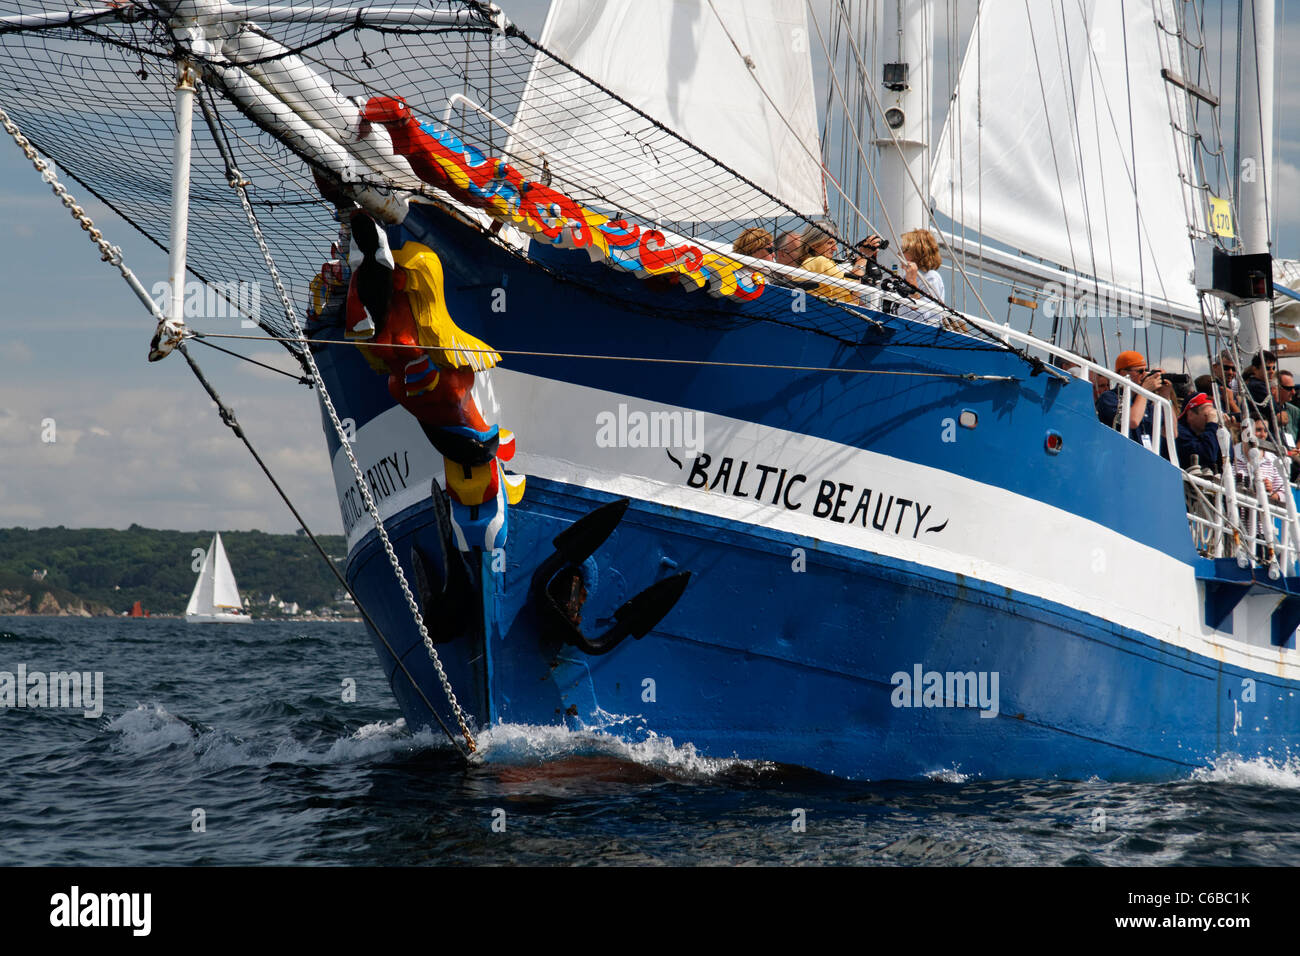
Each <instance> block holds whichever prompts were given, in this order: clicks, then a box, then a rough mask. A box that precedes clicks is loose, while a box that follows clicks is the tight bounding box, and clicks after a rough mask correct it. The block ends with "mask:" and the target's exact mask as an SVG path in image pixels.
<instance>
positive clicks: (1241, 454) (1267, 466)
mask: <svg viewBox="0 0 1300 956" xmlns="http://www.w3.org/2000/svg"><path fill="white" fill-rule="evenodd" d="M1272 443H1273V442H1272V437H1271V436H1270V435H1269V430H1268V422H1266V421H1264V420H1263V419H1262V418H1257V419H1255V434H1254V438H1253V439H1251V438H1249V437H1246V436H1243V440H1242V442H1241V443H1240V444H1239V445H1237V447H1236V449H1235V455H1234V457H1235V459H1236V463H1235V465H1234V466H1233V470H1234V472H1235V473H1236V475H1237V478H1238V479H1239V481H1240V482H1241V483H1242V484H1243V485H1245V484H1246V483H1247V482H1248V480H1249V476H1250V471H1249V466H1248V465H1247V462H1248V461H1249V459H1250V446H1251V445H1256V446H1258V447H1259V476H1260V478H1261V479H1262V480H1263V482H1264V489H1265V491H1266V493H1267V494H1268V498H1269V500H1270V501H1272V502H1273V503H1274V504H1279V505H1280V504H1283V503H1284V502H1285V501H1286V499H1285V498H1284V497H1283V495H1284V494H1286V479H1285V478H1284V477H1283V476H1282V474H1283V468H1284V467H1285V466H1284V465H1283V464H1282V463H1281V462H1280V461H1279V460H1278V457H1277V455H1275V454H1273V452H1272V451H1271V450H1270V446H1271V445H1272ZM1250 490H1251V491H1253V490H1254V489H1253V488H1252V489H1250Z"/></svg>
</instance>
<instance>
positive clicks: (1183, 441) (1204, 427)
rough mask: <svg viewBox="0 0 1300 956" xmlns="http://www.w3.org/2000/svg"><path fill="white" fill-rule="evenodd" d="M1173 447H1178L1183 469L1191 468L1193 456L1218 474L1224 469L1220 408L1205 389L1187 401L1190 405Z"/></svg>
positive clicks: (1184, 411) (1179, 461) (1179, 425)
mask: <svg viewBox="0 0 1300 956" xmlns="http://www.w3.org/2000/svg"><path fill="white" fill-rule="evenodd" d="M1174 447H1175V448H1177V449H1178V464H1180V465H1182V467H1184V468H1191V467H1192V464H1193V462H1192V457H1193V456H1195V458H1196V464H1198V465H1200V467H1202V468H1209V469H1210V470H1211V471H1213V472H1214V473H1215V474H1216V475H1218V474H1219V473H1220V472H1221V471H1222V470H1223V449H1222V448H1221V447H1220V446H1219V411H1218V409H1216V408H1215V407H1214V402H1212V401H1210V397H1209V396H1208V395H1206V394H1205V393H1204V392H1198V393H1197V394H1195V395H1193V396H1192V397H1191V398H1189V399H1188V400H1187V407H1186V408H1184V409H1183V415H1182V418H1181V419H1179V422H1178V437H1177V438H1176V439H1175V440H1174Z"/></svg>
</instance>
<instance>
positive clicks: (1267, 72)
mask: <svg viewBox="0 0 1300 956" xmlns="http://www.w3.org/2000/svg"><path fill="white" fill-rule="evenodd" d="M1240 11H1241V13H1240V16H1241V24H1240V31H1241V44H1242V60H1241V78H1240V83H1241V99H1240V101H1239V102H1238V103H1237V128H1238V129H1239V130H1240V139H1239V140H1238V145H1237V148H1238V155H1239V157H1240V159H1239V161H1238V164H1237V202H1238V218H1239V219H1240V220H1241V222H1240V233H1241V244H1242V249H1241V251H1242V252H1244V253H1247V254H1249V253H1264V252H1270V251H1271V249H1270V243H1269V215H1270V213H1271V212H1272V203H1271V200H1272V196H1271V192H1272V187H1273V170H1272V167H1271V161H1272V157H1273V26H1274V23H1275V22H1276V21H1275V20H1274V15H1273V11H1274V6H1273V0H1242V2H1241V7H1240ZM1272 309H1273V304H1272V303H1271V302H1269V301H1268V300H1263V301H1259V302H1253V303H1251V304H1249V305H1244V306H1242V307H1241V311H1240V313H1239V315H1240V318H1241V331H1240V332H1239V340H1240V343H1241V348H1242V352H1243V353H1244V354H1243V358H1244V357H1245V356H1246V355H1250V354H1253V353H1254V352H1256V351H1258V350H1259V349H1260V348H1261V347H1263V346H1264V345H1265V344H1267V343H1268V341H1269V339H1270V335H1269V331H1270V324H1271V316H1272Z"/></svg>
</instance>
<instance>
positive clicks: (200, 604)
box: [185, 539, 216, 617]
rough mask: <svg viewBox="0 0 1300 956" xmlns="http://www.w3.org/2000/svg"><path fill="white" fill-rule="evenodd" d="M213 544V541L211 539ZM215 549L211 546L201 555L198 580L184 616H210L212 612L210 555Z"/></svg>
mask: <svg viewBox="0 0 1300 956" xmlns="http://www.w3.org/2000/svg"><path fill="white" fill-rule="evenodd" d="M213 540H214V542H215V539H213ZM215 550H216V549H215V548H213V547H212V546H211V545H209V547H208V551H207V553H206V554H205V555H203V566H202V567H201V568H199V579H198V580H197V581H195V582H194V590H193V591H192V592H190V603H189V604H187V605H186V606H185V616H186V617H190V616H191V615H194V614H210V613H211V612H212V580H213V577H212V555H213V552H214V551H215Z"/></svg>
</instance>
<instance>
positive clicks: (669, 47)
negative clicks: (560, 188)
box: [507, 0, 825, 222]
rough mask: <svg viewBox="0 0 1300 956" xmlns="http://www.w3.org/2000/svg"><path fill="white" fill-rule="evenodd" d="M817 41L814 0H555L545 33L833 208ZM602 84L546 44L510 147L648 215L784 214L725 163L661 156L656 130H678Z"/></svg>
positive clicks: (658, 112) (677, 119) (749, 170)
mask: <svg viewBox="0 0 1300 956" xmlns="http://www.w3.org/2000/svg"><path fill="white" fill-rule="evenodd" d="M724 25H725V28H724ZM808 38H809V34H808V28H807V24H806V22H805V13H804V3H803V0H769V2H765V3H752V2H750V3H743V4H742V3H741V2H740V0H713V2H712V3H709V2H707V0H656V2H650V3H648V2H645V0H554V2H553V3H552V4H551V9H550V14H549V15H548V17H547V20H546V26H545V28H544V29H543V32H542V37H541V41H540V42H541V45H542V46H543V47H545V48H546V49H548V50H551V51H552V52H554V53H555V54H556V55H557V56H558V57H560V58H561V59H563V60H565V61H567V62H568V63H570V64H572V65H573V66H574V67H576V68H577V69H579V70H581V71H582V72H584V73H586V74H587V75H588V76H590V77H591V78H593V79H594V80H596V81H597V82H599V83H601V84H603V85H604V86H606V87H608V88H609V89H610V90H612V91H613V92H615V93H617V94H618V95H619V96H620V97H622V98H624V99H625V100H627V101H628V102H630V103H632V104H633V105H634V106H636V107H637V108H638V109H640V110H643V111H645V113H646V114H647V115H649V116H651V117H653V118H654V119H656V120H657V121H659V122H660V123H662V124H663V125H665V126H667V127H668V128H670V129H671V130H673V131H674V132H676V133H678V134H679V135H681V136H682V137H684V138H685V139H687V140H688V141H690V142H691V143H694V144H695V145H696V146H698V147H699V148H700V149H702V150H704V151H705V152H706V153H708V154H710V155H712V156H714V157H715V158H717V159H719V160H721V161H722V162H723V163H725V164H726V165H728V166H730V167H731V168H732V169H734V170H736V172H738V173H740V175H742V176H744V177H746V178H747V179H749V180H750V181H752V182H753V183H755V184H756V185H757V186H759V187H760V188H761V189H763V190H765V191H767V192H768V193H771V194H772V195H774V196H776V197H777V198H778V199H780V200H781V201H782V202H784V203H786V204H788V205H789V206H791V207H793V208H794V209H795V210H796V211H798V212H801V213H805V214H820V213H822V212H823V210H824V209H825V184H824V181H823V178H822V166H821V160H820V156H821V147H820V145H819V140H818V134H817V108H816V103H815V101H814V97H813V73H812V59H811V56H810V53H809V43H808ZM733 40H734V41H735V44H736V46H733V45H732V41H733ZM737 46H738V47H739V49H740V51H741V52H740V53H738V52H737V50H736V47H737ZM742 54H744V56H747V57H748V58H749V60H750V61H751V62H752V63H753V69H752V75H751V70H750V69H749V68H748V67H747V66H746V63H745V60H744V59H743V58H742ZM756 80H757V82H755V81H756ZM760 85H761V89H760ZM589 89H590V88H589V87H588V86H586V84H585V82H584V81H582V80H580V79H579V78H578V77H576V76H575V75H574V74H573V73H571V72H570V71H569V70H567V69H565V68H564V67H562V66H560V65H559V64H558V63H556V62H555V61H554V60H552V59H550V58H549V57H547V56H545V55H543V54H540V53H539V54H538V56H537V58H536V60H535V61H534V63H533V69H532V73H531V75H530V76H529V79H528V85H527V87H526V88H525V91H524V94H523V98H522V101H521V103H520V106H519V109H518V111H517V113H516V116H515V123H514V134H513V136H512V139H511V143H510V145H509V146H508V147H507V149H508V151H510V152H511V153H512V154H513V155H514V156H515V157H516V159H517V160H518V161H519V162H521V163H523V164H525V165H527V166H530V167H533V168H537V167H540V160H541V157H542V156H545V158H546V160H547V162H548V164H549V167H550V169H552V170H553V171H555V172H557V173H558V174H560V175H569V176H571V177H572V178H573V179H576V180H580V181H586V182H587V184H588V185H590V186H592V187H594V188H596V189H598V190H599V191H600V193H601V194H602V195H604V196H605V197H606V198H607V199H608V200H609V202H610V203H611V204H613V205H614V206H617V207H620V208H622V209H624V210H627V211H630V212H635V213H638V214H640V215H643V216H648V217H652V218H664V219H670V220H690V221H699V222H707V221H721V220H730V219H750V218H754V217H758V216H775V215H780V214H781V213H782V210H781V208H780V206H778V205H777V204H776V203H774V202H772V201H771V200H769V199H767V198H765V197H764V196H763V195H762V194H761V193H759V192H758V191H757V190H753V189H745V188H737V185H736V184H735V183H734V182H727V183H722V182H719V181H718V180H719V179H721V178H729V177H719V176H718V175H717V170H716V169H715V168H713V167H712V166H711V164H702V163H701V164H698V166H699V168H698V169H697V170H695V171H692V170H691V169H689V168H685V167H683V165H682V164H680V163H675V164H671V165H670V166H668V167H665V166H663V165H661V164H660V157H659V155H658V154H657V152H656V150H655V144H654V140H655V139H656V137H657V136H663V135H664V134H663V133H662V132H660V131H657V130H656V129H655V128H654V126H653V124H651V123H648V122H647V121H646V120H645V119H644V118H643V117H641V116H638V115H637V114H636V113H635V112H633V111H632V110H629V109H626V108H620V107H617V106H615V107H614V108H612V109H611V108H610V106H611V104H610V102H609V101H608V100H607V99H604V98H602V99H601V100H600V101H597V100H593V99H592V98H591V97H590V95H589ZM764 93H766V96H765V95H764ZM769 97H770V102H769V99H768V98H769ZM557 116H563V117H564V121H563V123H562V124H560V123H558V122H557V120H556V117H557ZM593 180H594V181H593Z"/></svg>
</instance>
